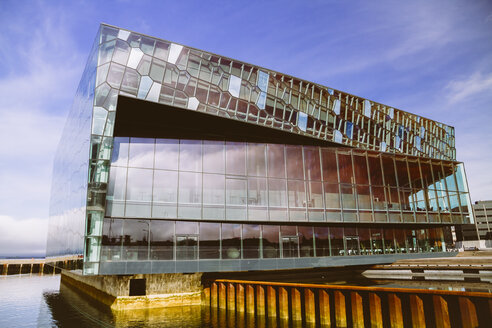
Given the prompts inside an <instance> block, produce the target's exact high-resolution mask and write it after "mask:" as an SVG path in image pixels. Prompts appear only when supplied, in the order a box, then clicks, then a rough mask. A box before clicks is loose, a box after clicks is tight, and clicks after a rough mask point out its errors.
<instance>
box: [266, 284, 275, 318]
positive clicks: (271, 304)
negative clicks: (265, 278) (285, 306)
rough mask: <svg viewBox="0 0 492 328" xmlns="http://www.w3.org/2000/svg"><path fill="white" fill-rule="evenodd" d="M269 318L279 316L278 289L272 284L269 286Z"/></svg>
mask: <svg viewBox="0 0 492 328" xmlns="http://www.w3.org/2000/svg"><path fill="white" fill-rule="evenodd" d="M267 306H268V318H276V317H277V291H276V290H275V288H274V287H272V286H267Z"/></svg>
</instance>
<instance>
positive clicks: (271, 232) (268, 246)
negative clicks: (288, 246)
mask: <svg viewBox="0 0 492 328" xmlns="http://www.w3.org/2000/svg"><path fill="white" fill-rule="evenodd" d="M278 237H279V226H275V225H264V226H263V238H262V241H263V258H267V259H268V258H278V257H279V252H280V246H279V242H278Z"/></svg>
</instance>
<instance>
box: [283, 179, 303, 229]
mask: <svg viewBox="0 0 492 328" xmlns="http://www.w3.org/2000/svg"><path fill="white" fill-rule="evenodd" d="M287 189H288V196H289V208H290V219H291V220H306V208H305V206H306V190H305V186H304V181H297V180H289V181H288V182H287Z"/></svg>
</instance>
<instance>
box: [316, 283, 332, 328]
mask: <svg viewBox="0 0 492 328" xmlns="http://www.w3.org/2000/svg"><path fill="white" fill-rule="evenodd" d="M318 303H319V321H320V325H321V327H330V326H331V319H330V296H329V295H328V292H327V291H326V290H322V289H320V290H319V291H318Z"/></svg>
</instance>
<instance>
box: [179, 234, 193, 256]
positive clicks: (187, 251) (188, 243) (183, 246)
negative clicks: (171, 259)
mask: <svg viewBox="0 0 492 328" xmlns="http://www.w3.org/2000/svg"><path fill="white" fill-rule="evenodd" d="M197 259H198V236H197V235H195V236H190V235H178V234H176V260H197Z"/></svg>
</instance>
